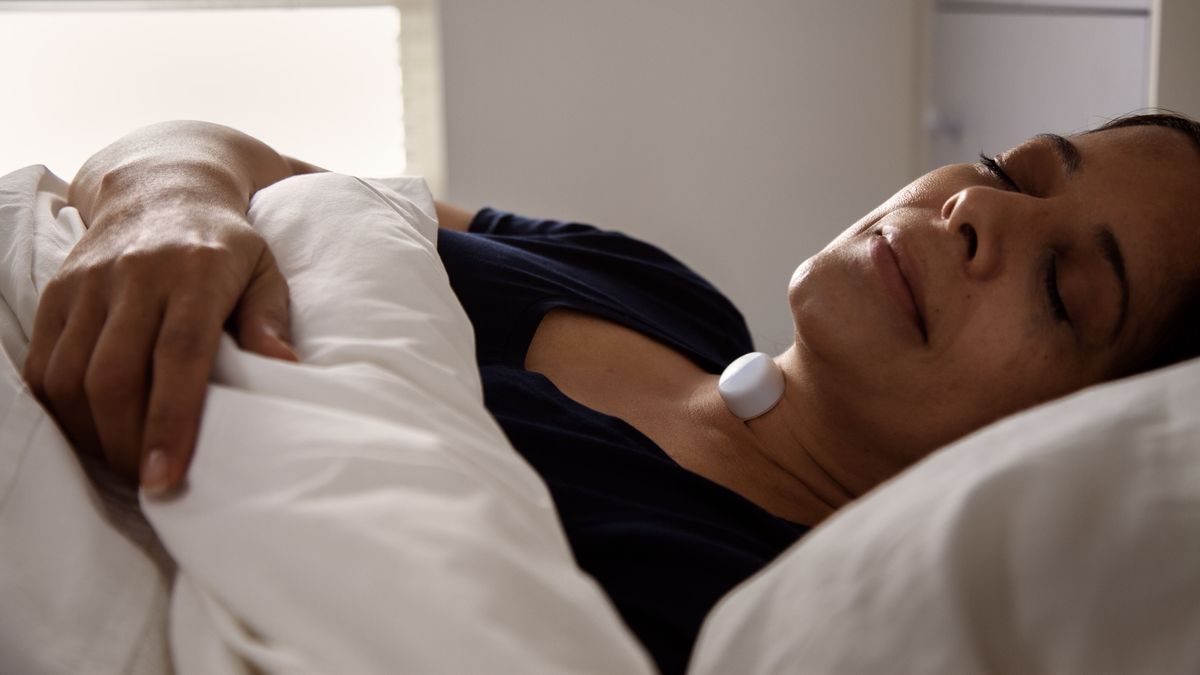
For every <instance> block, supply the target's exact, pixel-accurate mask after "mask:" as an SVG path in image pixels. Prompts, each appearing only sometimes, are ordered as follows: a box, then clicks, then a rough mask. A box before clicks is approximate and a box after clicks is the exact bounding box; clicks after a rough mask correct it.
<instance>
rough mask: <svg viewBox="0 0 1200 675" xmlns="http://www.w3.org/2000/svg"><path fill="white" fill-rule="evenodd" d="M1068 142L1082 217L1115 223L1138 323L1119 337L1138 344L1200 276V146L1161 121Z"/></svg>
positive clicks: (1073, 186)
mask: <svg viewBox="0 0 1200 675" xmlns="http://www.w3.org/2000/svg"><path fill="white" fill-rule="evenodd" d="M1071 141H1072V142H1073V143H1074V144H1075V145H1076V147H1078V148H1079V153H1080V156H1081V162H1080V167H1079V171H1078V173H1077V174H1076V175H1075V177H1074V178H1073V179H1072V180H1071V188H1070V190H1071V193H1072V196H1073V198H1074V199H1076V200H1077V203H1078V212H1079V214H1080V217H1081V218H1084V219H1085V220H1087V221H1088V224H1094V223H1104V224H1107V225H1108V226H1109V227H1111V228H1112V230H1113V233H1114V234H1115V236H1116V238H1117V241H1118V242H1119V244H1120V247H1121V249H1122V251H1123V253H1124V258H1125V265H1126V269H1127V272H1128V277H1129V286H1130V296H1131V297H1130V319H1132V322H1131V326H1132V327H1133V328H1134V330H1132V331H1129V335H1127V336H1126V338H1127V339H1124V340H1122V342H1123V343H1125V346H1126V347H1128V348H1130V349H1133V350H1135V351H1136V348H1137V346H1140V345H1144V344H1145V343H1146V342H1147V341H1148V340H1151V339H1152V336H1153V334H1154V333H1155V332H1156V331H1157V330H1158V328H1159V325H1160V323H1161V321H1162V318H1163V317H1164V316H1165V314H1166V313H1167V312H1168V311H1170V309H1171V307H1172V306H1173V303H1175V302H1177V301H1178V299H1179V290H1180V289H1182V288H1183V287H1184V286H1185V285H1186V284H1187V283H1189V282H1190V281H1192V280H1194V279H1196V278H1198V277H1200V149H1197V147H1196V145H1195V144H1194V143H1193V142H1192V141H1191V139H1190V138H1188V137H1187V136H1186V135H1185V134H1183V133H1182V132H1179V131H1175V130H1173V129H1167V128H1162V127H1127V128H1122V129H1111V130H1108V131H1100V132H1093V133H1089V134H1082V135H1078V136H1073V137H1071ZM1130 343H1132V344H1130Z"/></svg>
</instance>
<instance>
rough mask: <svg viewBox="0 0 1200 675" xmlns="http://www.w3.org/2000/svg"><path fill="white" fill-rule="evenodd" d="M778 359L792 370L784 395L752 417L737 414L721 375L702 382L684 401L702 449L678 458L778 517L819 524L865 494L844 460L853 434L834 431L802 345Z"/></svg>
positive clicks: (695, 385) (776, 359) (685, 412)
mask: <svg viewBox="0 0 1200 675" xmlns="http://www.w3.org/2000/svg"><path fill="white" fill-rule="evenodd" d="M775 361H776V363H777V364H778V365H779V366H780V367H781V368H782V369H783V372H784V375H785V381H786V386H785V389H784V394H783V398H782V399H781V400H780V401H779V403H778V404H777V405H776V406H775V407H774V408H772V409H771V410H770V411H768V412H766V413H765V414H763V415H761V416H760V417H757V418H755V419H753V420H750V421H742V420H741V419H738V418H737V417H735V416H734V415H733V414H732V413H730V412H729V409H728V407H727V406H726V405H725V402H724V401H723V400H722V399H721V396H720V393H719V392H718V391H717V380H718V378H717V376H714V375H708V374H706V375H705V376H704V377H703V378H699V379H697V381H696V382H695V383H694V384H693V388H692V389H691V391H690V394H689V395H687V396H685V397H683V398H682V401H683V406H684V411H683V415H684V416H685V418H686V419H690V420H691V421H692V422H693V423H694V424H695V425H696V427H695V428H696V430H697V435H698V437H699V440H698V441H697V442H696V443H697V445H696V446H693V447H694V449H695V452H694V453H689V456H688V457H683V458H677V461H680V463H681V464H684V466H685V468H687V469H689V470H691V471H693V472H695V473H699V474H700V475H703V476H705V477H706V478H709V479H710V480H713V481H714V482H717V483H719V484H721V485H723V486H725V487H727V488H729V489H731V490H733V491H735V492H737V493H738V494H741V495H742V496H744V497H746V498H747V499H749V500H750V501H752V502H754V503H756V504H758V505H759V506H761V507H762V508H764V509H765V510H767V511H769V512H770V513H772V514H774V515H777V516H779V517H781V518H785V519H787V520H791V521H794V522H798V523H803V524H806V525H816V524H817V523H819V522H821V521H822V520H824V519H825V518H827V517H828V516H829V515H831V514H832V513H833V512H834V511H836V510H837V509H839V508H841V507H842V506H844V505H846V504H848V503H849V502H850V501H852V500H853V499H854V498H855V497H857V496H858V494H860V492H856V491H855V490H853V489H852V488H849V487H847V484H848V483H850V482H851V481H849V480H846V479H845V478H844V476H845V474H846V472H847V471H848V470H850V467H847V466H845V465H844V463H842V462H839V461H837V459H838V457H839V453H838V449H839V448H840V446H841V445H842V444H844V443H845V442H846V439H845V438H842V437H840V436H841V435H840V434H839V433H837V430H836V429H828V428H826V427H827V426H828V425H827V424H826V423H825V422H824V420H822V419H821V412H820V411H821V405H820V402H819V401H818V400H816V399H815V398H814V397H815V396H816V392H812V391H810V390H809V387H807V386H806V384H807V383H806V381H805V378H804V376H803V371H802V370H801V368H800V366H801V364H800V363H799V359H798V358H796V354H795V349H794V348H793V349H791V350H788V351H787V352H785V353H784V354H781V355H780V356H778V357H776V358H775Z"/></svg>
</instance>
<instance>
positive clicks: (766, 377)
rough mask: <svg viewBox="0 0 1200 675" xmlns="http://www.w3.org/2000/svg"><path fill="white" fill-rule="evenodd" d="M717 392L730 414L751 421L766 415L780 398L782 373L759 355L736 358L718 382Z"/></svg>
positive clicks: (765, 355)
mask: <svg viewBox="0 0 1200 675" xmlns="http://www.w3.org/2000/svg"><path fill="white" fill-rule="evenodd" d="M717 391H719V392H721V398H723V399H725V405H727V406H729V412H731V413H733V414H734V415H736V416H738V417H739V418H741V419H743V420H752V419H754V418H755V417H758V416H759V415H762V414H763V413H765V412H767V411H768V410H770V409H771V408H774V407H775V404H776V403H779V399H780V398H782V397H783V371H782V370H780V369H779V366H777V365H775V360H774V359H772V358H771V357H770V355H768V354H764V353H762V352H750V353H749V354H746V355H744V356H739V357H738V358H737V359H736V360H734V362H733V363H731V364H729V367H727V368H726V369H725V372H723V373H721V379H720V380H719V381H717Z"/></svg>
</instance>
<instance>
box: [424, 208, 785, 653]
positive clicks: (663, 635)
mask: <svg viewBox="0 0 1200 675" xmlns="http://www.w3.org/2000/svg"><path fill="white" fill-rule="evenodd" d="M438 252H439V253H440V254H441V257H442V262H443V263H444V264H445V266H446V271H447V273H448V274H449V277H450V285H451V286H452V287H453V288H454V291H455V293H456V294H457V295H458V298H459V300H460V301H461V302H462V304H463V307H465V308H466V312H467V315H468V316H469V317H470V319H471V323H472V325H473V326H474V328H475V343H476V356H477V358H478V360H479V369H480V374H481V375H482V380H483V391H484V402H485V404H486V405H487V408H488V410H489V411H490V412H491V413H492V415H493V416H494V417H495V418H496V420H497V421H498V422H499V424H500V426H501V427H502V428H503V430H504V433H505V434H506V435H507V436H508V439H509V441H510V442H511V443H512V444H513V446H514V447H515V448H516V449H517V451H518V452H520V453H521V454H522V455H523V456H524V457H525V459H526V460H527V461H528V462H529V463H530V464H531V465H532V466H533V468H534V469H535V470H537V472H538V473H539V474H540V475H541V476H542V478H543V479H544V480H545V481H546V483H547V485H548V486H549V488H550V493H551V495H552V497H553V499H554V504H555V508H556V509H557V511H558V514H559V518H560V519H561V520H562V524H563V529H564V530H565V531H566V535H567V538H568V540H569V541H570V544H571V549H572V551H573V552H574V555H575V560H576V562H577V563H578V564H579V566H580V567H581V568H582V569H583V570H584V571H585V572H587V573H588V574H591V575H592V576H593V577H595V578H596V580H597V581H598V582H599V583H600V585H601V586H602V587H603V588H604V590H605V591H606V592H607V593H608V596H609V598H611V600H612V601H613V604H614V605H615V606H616V608H617V610H618V611H619V612H620V613H621V616H622V617H623V618H624V620H625V622H626V623H627V624H628V625H629V627H630V629H632V630H633V632H634V633H635V634H636V635H637V636H638V638H639V639H641V641H642V643H643V644H644V645H645V646H646V648H647V649H648V651H649V652H650V654H651V655H652V656H653V658H654V660H655V661H656V663H657V664H658V667H659V669H660V670H661V671H662V672H664V673H683V672H684V670H685V669H686V667H687V663H688V657H689V656H690V654H691V650H692V645H693V643H694V642H695V639H696V636H697V633H698V632H699V630H700V625H701V623H702V622H703V620H704V617H705V616H706V615H707V614H708V611H709V610H710V609H711V608H712V606H713V604H714V603H716V601H717V600H719V599H720V598H721V596H723V595H724V594H725V593H726V592H728V591H729V590H730V589H731V588H732V587H733V586H735V585H737V584H738V583H740V582H741V581H743V580H745V579H746V578H747V577H749V576H750V575H752V574H754V573H755V572H757V571H758V570H759V569H761V568H762V567H763V566H764V565H766V564H767V563H768V562H770V561H771V560H772V559H774V558H775V557H776V556H777V555H778V554H779V553H781V552H782V551H783V550H784V549H785V548H787V547H788V546H789V545H791V544H792V543H793V542H795V541H796V539H798V538H799V537H800V536H801V535H803V534H804V533H805V532H807V530H808V528H807V527H804V526H802V525H797V524H795V523H791V522H789V521H786V520H783V519H781V518H777V517H775V516H773V515H771V514H770V513H768V512H766V511H764V510H763V509H762V508H760V507H758V506H757V505H755V504H753V503H752V502H750V501H749V500H747V499H745V498H743V497H742V496H740V495H738V494H737V493H735V492H732V491H731V490H728V489H726V488H724V487H721V486H720V485H717V484H716V483H713V482H712V481H710V480H708V479H707V478H704V477H702V476H699V475H698V474H694V473H692V472H690V471H688V470H687V469H684V468H682V467H680V466H679V465H678V464H676V463H675V462H674V460H672V459H671V458H670V457H669V456H667V454H666V453H665V452H663V450H662V449H661V448H659V447H658V446H657V445H655V443H654V442H653V441H651V440H650V439H649V438H648V437H646V436H645V435H644V434H642V433H641V432H639V431H637V430H636V429H635V428H633V427H632V426H630V425H629V424H627V423H625V422H624V421H622V420H620V419H618V418H616V417H612V416H609V415H605V414H603V413H600V412H597V411H595V410H592V409H591V408H587V407H585V406H583V405H581V404H579V403H576V402H575V401H574V400H573V399H570V398H568V397H567V396H566V395H564V394H563V393H562V392H560V391H559V390H558V388H557V387H555V386H554V384H553V383H551V382H550V381H549V380H548V379H546V378H545V377H544V376H542V375H540V374H538V373H534V372H530V371H527V370H525V368H524V363H525V354H526V352H527V351H528V348H529V343H530V341H531V340H532V339H533V335H534V332H535V331H536V330H537V327H538V324H539V323H540V322H541V320H542V317H544V316H545V315H546V314H547V313H548V312H549V311H550V310H552V309H555V308H559V307H562V308H570V309H573V310H577V311H580V312H586V313H588V314H592V315H595V316H599V317H602V318H605V319H608V320H611V321H614V322H616V323H619V324H621V325H623V326H626V327H628V328H631V329H633V330H637V331H639V332H641V333H643V334H645V335H647V336H649V337H651V338H654V339H656V340H658V341H659V342H662V343H664V344H666V345H668V346H670V347H672V348H673V349H675V350H676V351H678V352H679V353H681V354H683V355H685V356H686V357H688V358H689V359H691V360H692V361H693V362H694V363H695V364H696V365H698V366H699V367H701V368H703V369H704V370H705V371H707V372H710V373H720V372H721V370H722V369H723V368H724V367H725V366H726V365H727V364H728V363H729V362H730V361H732V360H733V359H735V358H737V357H738V356H741V355H742V354H745V353H746V352H750V351H753V345H752V343H751V341H750V334H749V331H748V330H747V328H746V323H745V320H744V319H743V318H742V315H741V314H740V313H739V312H738V311H737V309H736V308H735V307H734V306H733V305H732V303H730V302H729V300H728V299H727V298H725V296H723V295H722V294H721V293H720V292H718V291H717V290H716V289H715V288H713V286H712V285H710V284H709V283H708V282H707V281H705V280H704V279H702V278H701V277H700V276H699V275H697V274H696V273H695V272H693V271H691V270H690V269H688V268H687V267H686V266H684V265H683V264H682V263H680V262H679V261H678V260H676V259H674V258H673V257H671V256H669V255H667V254H666V253H665V252H663V251H662V250H661V249H658V248H656V247H654V246H651V245H650V244H647V243H645V242H641V241H638V240H636V239H633V238H630V237H627V236H625V235H623V234H620V233H617V232H608V231H603V230H599V229H596V228H594V227H591V226H588V225H582V224H579V223H567V222H560V221H551V220H532V219H528V218H523V217H520V216H515V215H512V214H509V213H503V212H500V211H495V210H492V209H484V210H482V211H480V212H479V214H478V215H477V216H476V217H475V219H474V220H473V221H472V222H471V226H470V232H469V233H466V234H464V233H459V232H452V231H447V230H442V231H441V232H439V233H438Z"/></svg>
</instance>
